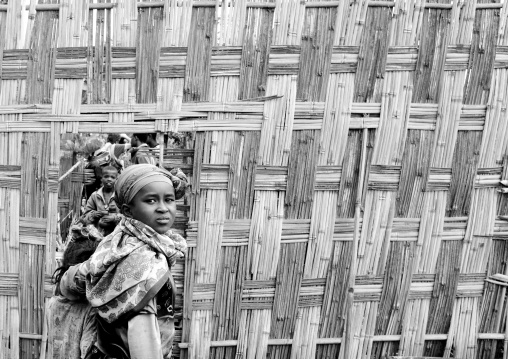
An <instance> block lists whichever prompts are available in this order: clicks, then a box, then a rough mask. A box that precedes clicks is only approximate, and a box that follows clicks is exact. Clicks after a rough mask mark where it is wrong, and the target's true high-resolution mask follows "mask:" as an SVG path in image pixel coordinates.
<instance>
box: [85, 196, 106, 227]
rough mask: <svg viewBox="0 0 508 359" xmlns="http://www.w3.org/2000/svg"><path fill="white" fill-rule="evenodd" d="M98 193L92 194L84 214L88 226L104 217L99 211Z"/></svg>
mask: <svg viewBox="0 0 508 359" xmlns="http://www.w3.org/2000/svg"><path fill="white" fill-rule="evenodd" d="M95 197H96V193H95V192H94V193H92V195H91V196H90V198H88V201H87V202H86V205H85V210H84V212H83V219H84V220H85V222H86V223H87V224H93V223H95V222H96V221H97V220H98V219H99V218H101V217H102V213H101V212H100V211H98V210H97V203H96V198H95Z"/></svg>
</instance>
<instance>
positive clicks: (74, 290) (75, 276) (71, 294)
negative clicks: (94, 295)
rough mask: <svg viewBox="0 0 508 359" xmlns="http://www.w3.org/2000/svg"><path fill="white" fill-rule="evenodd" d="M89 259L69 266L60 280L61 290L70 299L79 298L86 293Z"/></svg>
mask: <svg viewBox="0 0 508 359" xmlns="http://www.w3.org/2000/svg"><path fill="white" fill-rule="evenodd" d="M88 262H89V260H87V261H85V262H83V263H80V264H76V265H74V266H71V267H69V269H67V271H66V272H65V273H64V274H63V276H62V279H61V280H60V292H61V293H62V295H63V296H64V297H65V298H67V299H69V300H79V299H82V298H83V297H85V295H86V282H85V278H86V275H87V274H88V271H89V269H88Z"/></svg>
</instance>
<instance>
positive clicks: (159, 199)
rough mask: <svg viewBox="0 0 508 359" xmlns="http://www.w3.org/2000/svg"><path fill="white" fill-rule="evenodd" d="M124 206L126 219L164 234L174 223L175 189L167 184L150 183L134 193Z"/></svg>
mask: <svg viewBox="0 0 508 359" xmlns="http://www.w3.org/2000/svg"><path fill="white" fill-rule="evenodd" d="M124 206H125V208H124V213H125V214H126V215H127V216H128V217H131V218H133V219H136V220H138V221H140V222H143V223H144V224H146V225H147V226H150V227H152V229H153V230H155V231H156V232H157V233H160V234H164V233H166V232H167V231H168V230H169V229H170V228H171V226H172V225H173V222H174V221H175V216H176V202H175V189H174V188H173V185H172V184H171V183H168V182H152V183H149V184H147V185H146V186H144V187H143V188H142V189H141V190H140V191H139V192H138V193H136V195H135V196H134V198H133V199H132V201H131V203H129V204H127V205H124Z"/></svg>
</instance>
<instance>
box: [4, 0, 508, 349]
mask: <svg viewBox="0 0 508 359" xmlns="http://www.w3.org/2000/svg"><path fill="white" fill-rule="evenodd" d="M507 20H508V2H507V1H503V2H499V1H498V0H493V1H490V0H487V1H485V0H478V1H474V0H462V1H453V2H451V1H450V0H395V1H391V0H388V1H375V0H355V1H354V0H339V1H301V0H275V1H261V0H260V1H254V2H251V1H247V0H235V1H232V0H214V1H190V0H164V1H152V2H136V1H134V0H130V1H129V0H116V1H109V0H104V1H103V0H99V1H73V0H60V1H58V0H42V1H36V0H7V1H6V0H2V1H0V40H1V41H0V65H1V66H0V79H1V81H0V242H1V252H0V253H1V254H0V255H1V260H0V338H1V341H0V343H1V344H0V358H2V359H3V358H38V357H43V356H44V355H43V354H44V346H45V333H44V329H43V317H44V301H45V300H46V298H47V297H48V296H50V295H51V287H50V285H49V276H50V274H51V273H52V272H53V270H54V269H55V248H56V241H57V239H58V235H59V233H58V232H59V230H58V226H59V223H58V216H57V213H58V207H59V201H58V188H59V178H60V176H62V175H63V173H62V170H60V167H59V165H60V164H59V161H60V147H59V143H60V137H61V136H64V135H65V134H68V133H77V132H83V133H111V132H118V133H120V132H126V133H136V132H159V133H160V134H164V133H168V132H170V131H178V132H185V133H188V137H189V141H187V143H186V147H185V148H184V149H181V150H172V149H166V150H163V151H160V153H159V154H158V155H157V156H158V159H159V163H161V164H162V165H164V166H166V167H173V166H176V165H177V166H180V167H183V168H184V169H185V171H186V172H187V173H188V175H189V176H190V178H191V180H192V193H190V195H189V196H188V198H187V199H186V200H185V201H184V202H182V203H180V204H179V207H178V209H179V222H177V224H176V225H177V228H178V229H179V230H182V231H184V230H185V232H186V236H187V239H188V241H189V244H190V250H189V253H188V256H187V257H186V259H185V261H182V262H181V263H179V264H178V265H177V266H176V268H175V269H174V272H175V276H176V279H177V280H178V286H179V287H180V288H181V289H182V290H183V296H180V297H179V301H180V303H181V304H182V305H183V320H182V326H181V328H179V330H178V331H177V338H176V339H177V342H178V345H177V348H176V350H175V351H176V355H177V356H180V357H181V358H265V357H270V358H346V359H348V358H383V357H386V356H390V355H398V356H434V357H443V356H444V357H455V358H503V357H504V358H506V355H507V354H506V353H507V352H508V350H507V346H508V341H507V339H508V327H507V325H506V322H507V321H506V318H507V310H506V287H507V285H508V281H507V278H508V277H507V275H508V265H507V258H508V242H507V240H508V221H507V220H506V218H508V217H504V216H506V215H508V198H507V194H505V192H508V191H507V190H506V186H505V185H508V182H506V181H508V166H507V164H508V153H507V141H508V121H507V120H508V118H507V103H508V28H507ZM159 137H160V138H162V136H159ZM162 142H163V141H161V143H162ZM85 175H86V173H84V172H83V171H81V172H79V170H78V172H76V173H72V176H74V177H73V178H75V179H79V178H83V177H84V176H85ZM72 176H71V177H72ZM61 185H62V186H63V185H64V184H61ZM41 348H42V349H41Z"/></svg>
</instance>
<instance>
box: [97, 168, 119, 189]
mask: <svg viewBox="0 0 508 359" xmlns="http://www.w3.org/2000/svg"><path fill="white" fill-rule="evenodd" d="M117 177H118V170H117V169H116V168H115V167H113V166H106V167H103V168H102V178H101V184H102V186H103V187H104V188H106V189H108V190H109V189H113V188H114V187H115V182H116V179H117Z"/></svg>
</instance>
